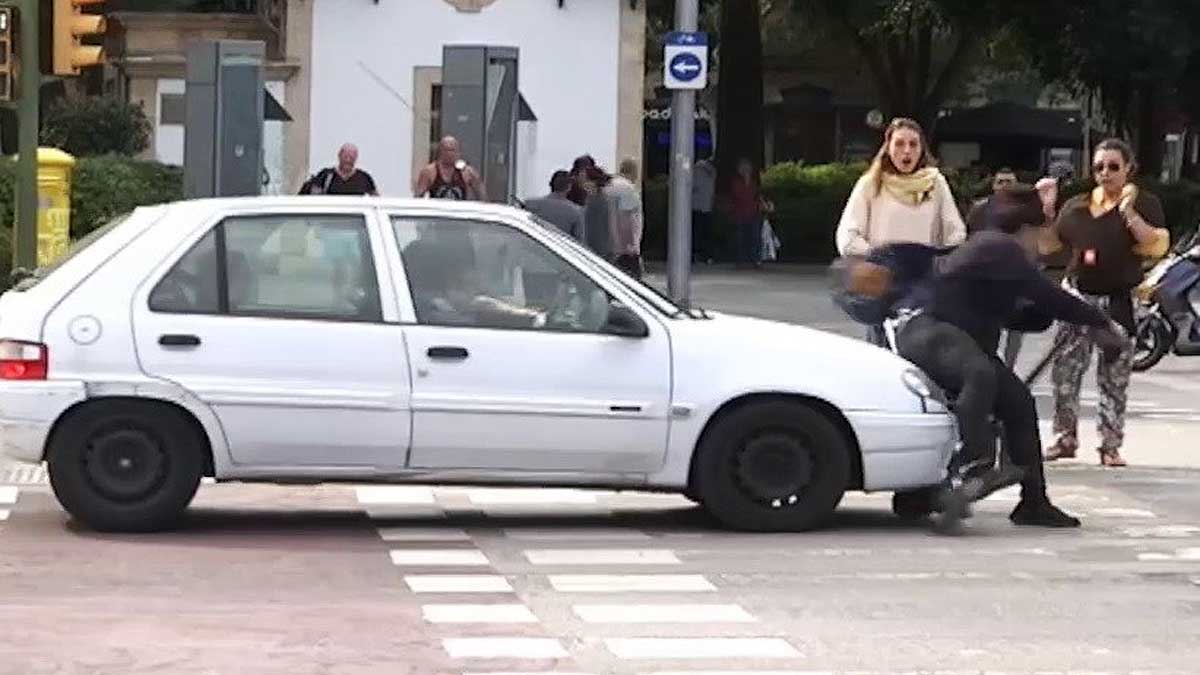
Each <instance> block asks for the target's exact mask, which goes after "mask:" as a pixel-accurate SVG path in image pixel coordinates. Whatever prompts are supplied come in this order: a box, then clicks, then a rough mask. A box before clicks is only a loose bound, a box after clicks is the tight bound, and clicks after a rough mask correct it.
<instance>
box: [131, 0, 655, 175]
mask: <svg viewBox="0 0 1200 675" xmlns="http://www.w3.org/2000/svg"><path fill="white" fill-rule="evenodd" d="M644 3H645V0H236V1H233V2H226V3H225V5H227V6H221V7H219V9H220V10H221V11H218V12H215V13H211V12H209V13H201V12H178V11H174V12H155V11H118V12H116V13H115V14H114V20H115V22H116V23H118V24H119V26H120V29H119V31H118V32H117V34H116V40H117V44H115V45H112V46H111V47H110V50H111V51H112V52H113V54H114V56H113V58H112V63H111V69H112V73H111V76H112V77H114V78H115V79H116V80H117V81H118V82H119V83H120V86H121V88H122V89H123V90H124V91H125V92H126V95H127V96H128V97H129V98H130V99H131V100H134V101H139V102H141V103H142V104H143V105H144V107H145V109H146V111H147V113H148V115H149V117H150V119H151V120H152V121H153V123H154V126H155V129H154V134H153V147H152V148H151V149H150V150H149V151H148V152H147V154H148V155H149V156H151V157H153V158H156V159H158V160H160V161H163V162H169V163H181V162H182V159H183V120H182V108H183V105H182V95H183V90H184V76H185V60H184V53H185V50H186V45H187V43H188V42H189V41H191V40H194V39H212V38H235V39H260V40H263V41H264V42H266V43H267V55H268V63H267V66H266V75H267V83H268V84H267V89H268V92H269V93H270V94H271V95H272V97H273V98H274V99H276V100H277V101H278V102H279V103H280V105H281V107H282V108H283V109H284V110H286V116H287V117H288V118H290V121H284V120H268V121H267V122H266V123H265V134H266V138H265V139H264V140H265V144H266V168H267V173H268V175H269V176H268V185H267V187H266V189H265V192H267V193H280V192H283V193H287V192H294V191H295V190H296V189H298V187H299V185H300V183H301V182H303V180H304V179H305V178H306V177H307V176H309V175H311V174H312V173H313V172H315V171H317V170H319V169H320V168H322V167H325V166H329V165H331V164H332V163H333V162H334V161H335V156H336V152H337V149H338V147H340V146H341V145H342V144H343V143H348V142H349V143H354V144H356V145H357V146H358V147H359V149H360V160H359V161H360V165H361V166H362V168H364V169H365V170H367V171H369V172H371V173H372V174H373V175H374V177H375V179H376V181H377V183H378V184H379V186H380V189H381V191H382V192H383V193H385V194H388V195H407V194H410V193H411V191H412V187H413V184H414V181H415V177H416V174H417V172H418V171H419V169H420V167H421V166H422V165H423V164H425V163H426V162H428V161H429V160H430V157H431V151H432V143H433V142H434V141H436V139H437V138H438V136H439V135H440V133H441V125H440V117H439V115H440V105H439V102H440V85H441V65H442V64H441V61H442V50H443V48H444V47H445V46H447V45H489V46H497V47H510V48H516V49H517V50H518V51H519V59H520V60H519V68H518V78H519V87H520V95H521V99H522V106H521V108H522V114H521V123H520V124H519V132H518V143H517V149H516V166H517V182H516V185H517V189H516V192H517V196H518V197H528V196H532V195H535V194H540V193H543V192H545V190H546V185H547V182H548V180H549V176H550V174H551V173H552V172H553V171H554V170H555V169H558V168H569V166H570V162H571V160H572V159H573V158H575V157H576V156H578V155H581V154H585V153H587V154H591V155H592V156H594V157H595V158H596V159H597V161H598V162H599V163H601V164H602V165H603V166H605V167H607V168H609V169H610V170H615V167H616V165H617V163H618V162H619V161H620V160H621V159H623V158H626V157H630V158H634V159H637V160H639V161H640V160H641V157H642V87H643V79H644V69H645V53H644V51H645V30H646V28H645V26H646V19H645V6H644ZM210 4H211V3H210Z"/></svg>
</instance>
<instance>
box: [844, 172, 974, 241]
mask: <svg viewBox="0 0 1200 675" xmlns="http://www.w3.org/2000/svg"><path fill="white" fill-rule="evenodd" d="M966 238H967V226H966V225H965V224H964V223H963V219H962V216H961V215H959V213H958V207H957V206H956V205H955V204H954V195H953V194H951V192H950V184H949V183H947V182H946V178H945V176H943V175H941V174H940V173H939V174H938V176H937V187H936V188H935V190H934V194H933V198H932V199H929V200H928V201H926V202H924V203H922V204H920V205H918V206H911V205H909V204H904V203H901V202H900V201H899V200H897V199H896V198H895V197H893V196H892V195H890V194H889V193H888V192H887V190H880V191H879V193H878V194H875V186H874V184H873V183H872V181H871V180H870V179H869V178H868V177H867V176H866V175H863V177H862V178H859V179H858V182H857V183H855V185H854V190H853V191H852V192H851V193H850V199H848V200H847V201H846V208H845V210H844V211H843V212H842V219H841V221H840V222H838V228H837V250H838V255H866V254H867V252H869V251H870V250H871V249H873V248H875V247H877V246H882V245H884V244H891V243H896V242H913V243H918V244H929V245H932V246H957V245H958V244H961V243H962V242H963V240H965V239H966Z"/></svg>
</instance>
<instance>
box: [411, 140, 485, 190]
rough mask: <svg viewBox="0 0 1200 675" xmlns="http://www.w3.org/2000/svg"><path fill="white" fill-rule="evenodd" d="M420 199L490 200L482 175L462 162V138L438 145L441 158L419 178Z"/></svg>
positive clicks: (443, 141)
mask: <svg viewBox="0 0 1200 675" xmlns="http://www.w3.org/2000/svg"><path fill="white" fill-rule="evenodd" d="M413 195H414V196H416V197H426V196H428V197H431V198H433V199H454V200H458V201H464V200H468V199H469V200H472V201H481V202H482V201H486V200H487V194H486V192H485V191H484V188H483V180H481V179H480V177H479V173H478V172H477V171H475V169H473V168H471V167H470V166H469V165H467V163H466V162H464V161H463V160H462V150H461V146H460V145H459V143H458V139H457V138H455V137H453V136H447V137H445V138H443V139H442V140H441V142H440V143H438V147H437V157H436V158H435V159H434V161H433V163H431V164H429V165H428V166H426V167H425V168H424V169H421V173H420V174H419V175H418V176H417V187H416V189H415V190H413Z"/></svg>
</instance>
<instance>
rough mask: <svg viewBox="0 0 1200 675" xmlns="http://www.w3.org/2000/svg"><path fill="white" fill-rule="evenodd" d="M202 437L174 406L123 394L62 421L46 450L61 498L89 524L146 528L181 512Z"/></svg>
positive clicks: (200, 462)
mask: <svg viewBox="0 0 1200 675" xmlns="http://www.w3.org/2000/svg"><path fill="white" fill-rule="evenodd" d="M204 452H205V445H204V440H203V439H202V438H201V436H200V434H199V432H198V431H197V430H196V428H195V426H194V425H192V424H190V423H189V421H188V420H187V419H186V418H185V417H184V414H183V413H182V412H180V411H178V410H175V409H174V408H171V407H169V406H165V405H159V404H154V403H149V402H146V403H143V402H140V401H131V400H126V399H120V400H112V401H102V402H97V403H92V404H89V405H87V406H86V407H84V408H82V409H80V410H78V411H76V412H74V413H72V414H71V416H70V417H69V418H68V419H65V420H63V422H62V423H61V425H60V427H59V428H58V429H57V430H56V431H55V433H54V435H53V436H52V437H51V439H50V443H49V447H48V448H47V453H46V454H47V460H48V464H49V473H50V485H51V487H52V488H53V489H54V494H55V496H56V497H57V498H58V501H59V503H61V504H62V506H63V508H65V509H66V510H67V512H68V513H70V514H71V515H72V516H74V517H76V518H78V519H79V520H80V521H82V522H83V523H84V524H86V525H87V526H89V527H91V528H93V529H96V530H99V531H109V532H146V531H154V530H159V529H163V528H165V527H169V526H170V525H172V524H173V523H174V522H175V521H176V520H177V519H178V518H179V516H181V515H182V513H183V512H184V510H185V509H186V508H187V506H188V504H189V503H190V502H191V500H192V498H193V497H194V496H195V494H196V490H197V489H198V488H199V485H200V477H201V475H202V474H203V472H204Z"/></svg>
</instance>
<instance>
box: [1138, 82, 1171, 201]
mask: <svg viewBox="0 0 1200 675" xmlns="http://www.w3.org/2000/svg"><path fill="white" fill-rule="evenodd" d="M1159 91H1160V88H1159V87H1158V86H1157V85H1144V86H1143V87H1142V88H1141V89H1140V90H1139V91H1138V101H1137V161H1138V173H1139V174H1140V175H1142V176H1145V177H1147V178H1158V176H1159V174H1160V173H1162V167H1163V150H1164V148H1163V136H1164V133H1163V132H1164V129H1163V123H1162V121H1163V116H1162V115H1161V114H1160V113H1161V108H1160V106H1159V105H1158V104H1159V103H1161V102H1162V98H1163V97H1161V96H1159Z"/></svg>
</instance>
